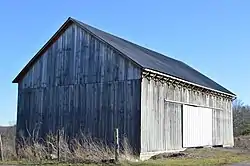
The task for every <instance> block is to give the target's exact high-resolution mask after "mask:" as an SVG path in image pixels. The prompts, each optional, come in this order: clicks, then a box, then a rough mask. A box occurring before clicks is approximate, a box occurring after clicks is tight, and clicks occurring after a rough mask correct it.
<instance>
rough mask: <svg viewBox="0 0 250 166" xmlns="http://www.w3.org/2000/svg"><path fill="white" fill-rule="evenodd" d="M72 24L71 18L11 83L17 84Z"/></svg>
mask: <svg viewBox="0 0 250 166" xmlns="http://www.w3.org/2000/svg"><path fill="white" fill-rule="evenodd" d="M73 23H74V21H73V19H72V18H70V17H69V18H68V19H67V21H65V23H64V24H63V25H62V26H61V27H60V28H59V29H58V30H57V32H56V33H55V34H54V35H53V36H52V37H51V38H50V39H49V40H48V41H47V42H46V44H45V45H44V46H43V47H42V48H41V49H40V50H39V51H38V52H37V53H36V54H35V56H34V57H33V58H32V59H31V60H30V61H29V62H28V63H27V64H26V66H25V67H24V68H23V69H22V70H21V72H20V73H19V74H18V75H17V76H16V77H15V79H14V80H13V81H12V83H18V82H19V81H20V80H21V79H22V78H23V77H24V76H25V74H26V73H27V72H28V70H29V69H30V68H31V67H32V66H33V64H34V63H35V62H36V61H37V60H38V59H39V58H40V56H42V55H43V54H44V53H45V52H46V51H47V49H48V48H49V47H50V46H51V45H52V44H53V43H54V42H55V41H56V40H57V39H58V38H59V37H60V36H61V34H62V33H64V32H65V30H66V29H67V28H68V27H69V26H70V25H72V24H73Z"/></svg>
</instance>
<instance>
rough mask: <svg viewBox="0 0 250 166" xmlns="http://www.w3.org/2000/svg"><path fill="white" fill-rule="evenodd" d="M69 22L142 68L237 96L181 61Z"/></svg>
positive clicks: (87, 26) (86, 26) (97, 30)
mask: <svg viewBox="0 0 250 166" xmlns="http://www.w3.org/2000/svg"><path fill="white" fill-rule="evenodd" d="M67 21H68V22H70V21H73V22H74V23H76V24H77V25H79V26H80V27H82V28H83V29H85V30H87V31H89V32H91V33H92V34H93V35H95V36H96V37H98V38H99V39H101V40H103V41H104V42H106V43H108V44H109V45H111V46H112V47H114V48H115V49H117V50H118V51H120V52H121V53H122V54H124V55H125V56H127V57H128V58H129V59H131V60H132V61H134V62H135V63H136V64H138V65H140V66H141V67H142V68H147V69H152V70H155V71H158V72H161V73H164V74H167V75H170V76H174V77H177V78H179V79H182V80H185V81H188V82H191V83H195V84H198V85H201V86H203V87H207V88H209V89H213V90H216V91H220V92H224V93H227V94H231V95H233V96H235V95H234V94H233V93H232V92H230V91H229V90H227V89H226V88H224V87H222V86H221V85H219V84H218V83H216V82H215V81H213V80H211V79H210V78H208V77H207V76H205V75H203V74H202V73H200V72H198V71H197V70H195V69H193V68H192V67H190V66H188V65H187V64H185V63H183V62H181V61H178V60H175V59H173V58H170V57H167V56H165V55H162V54H160V53H157V52H155V51H152V50H150V49H147V48H144V47H142V46H139V45H137V44H134V43H132V42H129V41H127V40H124V39H122V38H119V37H117V36H114V35H112V34H109V33H106V32H104V31H101V30H99V29H96V28H94V27H92V26H89V25H87V24H84V23H82V22H80V21H78V20H75V19H72V18H69V19H68V20H67ZM60 29H61V28H60ZM17 77H18V76H17ZM13 82H18V79H17V78H16V79H15V80H14V81H13Z"/></svg>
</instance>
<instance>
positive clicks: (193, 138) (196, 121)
mask: <svg viewBox="0 0 250 166" xmlns="http://www.w3.org/2000/svg"><path fill="white" fill-rule="evenodd" d="M209 145H212V109H209V108H203V107H194V106H189V105H183V147H198V146H209Z"/></svg>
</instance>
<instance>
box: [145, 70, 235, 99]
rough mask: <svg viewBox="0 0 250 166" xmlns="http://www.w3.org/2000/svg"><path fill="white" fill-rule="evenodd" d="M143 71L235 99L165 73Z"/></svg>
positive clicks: (231, 95) (232, 96) (230, 95)
mask: <svg viewBox="0 0 250 166" xmlns="http://www.w3.org/2000/svg"><path fill="white" fill-rule="evenodd" d="M143 70H144V71H146V72H148V73H152V74H154V76H156V75H159V76H163V77H166V78H169V79H171V80H174V81H177V82H180V83H182V84H188V85H191V86H194V87H197V88H199V89H202V90H203V91H206V92H212V93H216V94H219V95H220V96H226V97H228V98H231V99H232V100H235V99H236V95H235V94H233V93H232V94H230V93H225V92H221V91H218V90H215V89H211V88H208V87H205V86H202V85H199V84H196V83H193V82H190V81H186V80H183V79H180V78H177V77H174V76H171V75H168V74H165V73H161V72H158V71H155V70H152V69H148V68H144V69H143Z"/></svg>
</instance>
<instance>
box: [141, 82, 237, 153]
mask: <svg viewBox="0 0 250 166" xmlns="http://www.w3.org/2000/svg"><path fill="white" fill-rule="evenodd" d="M168 84H169V85H168ZM168 84H167V83H161V82H159V81H157V80H154V79H148V78H143V79H142V87H141V88H142V90H141V96H142V97H141V153H147V152H160V151H162V152H163V151H174V150H180V149H182V118H181V117H182V105H181V104H176V103H170V102H166V101H165V102H164V99H167V100H173V101H179V102H185V103H190V104H197V105H201V106H207V107H214V108H221V109H222V110H220V109H219V110H217V109H213V115H212V116H213V122H212V125H213V126H212V128H213V145H233V130H232V102H231V100H228V99H226V98H221V97H218V96H214V95H208V94H206V93H201V92H198V91H194V90H190V89H187V88H184V87H175V86H173V85H171V84H170V83H168Z"/></svg>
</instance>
